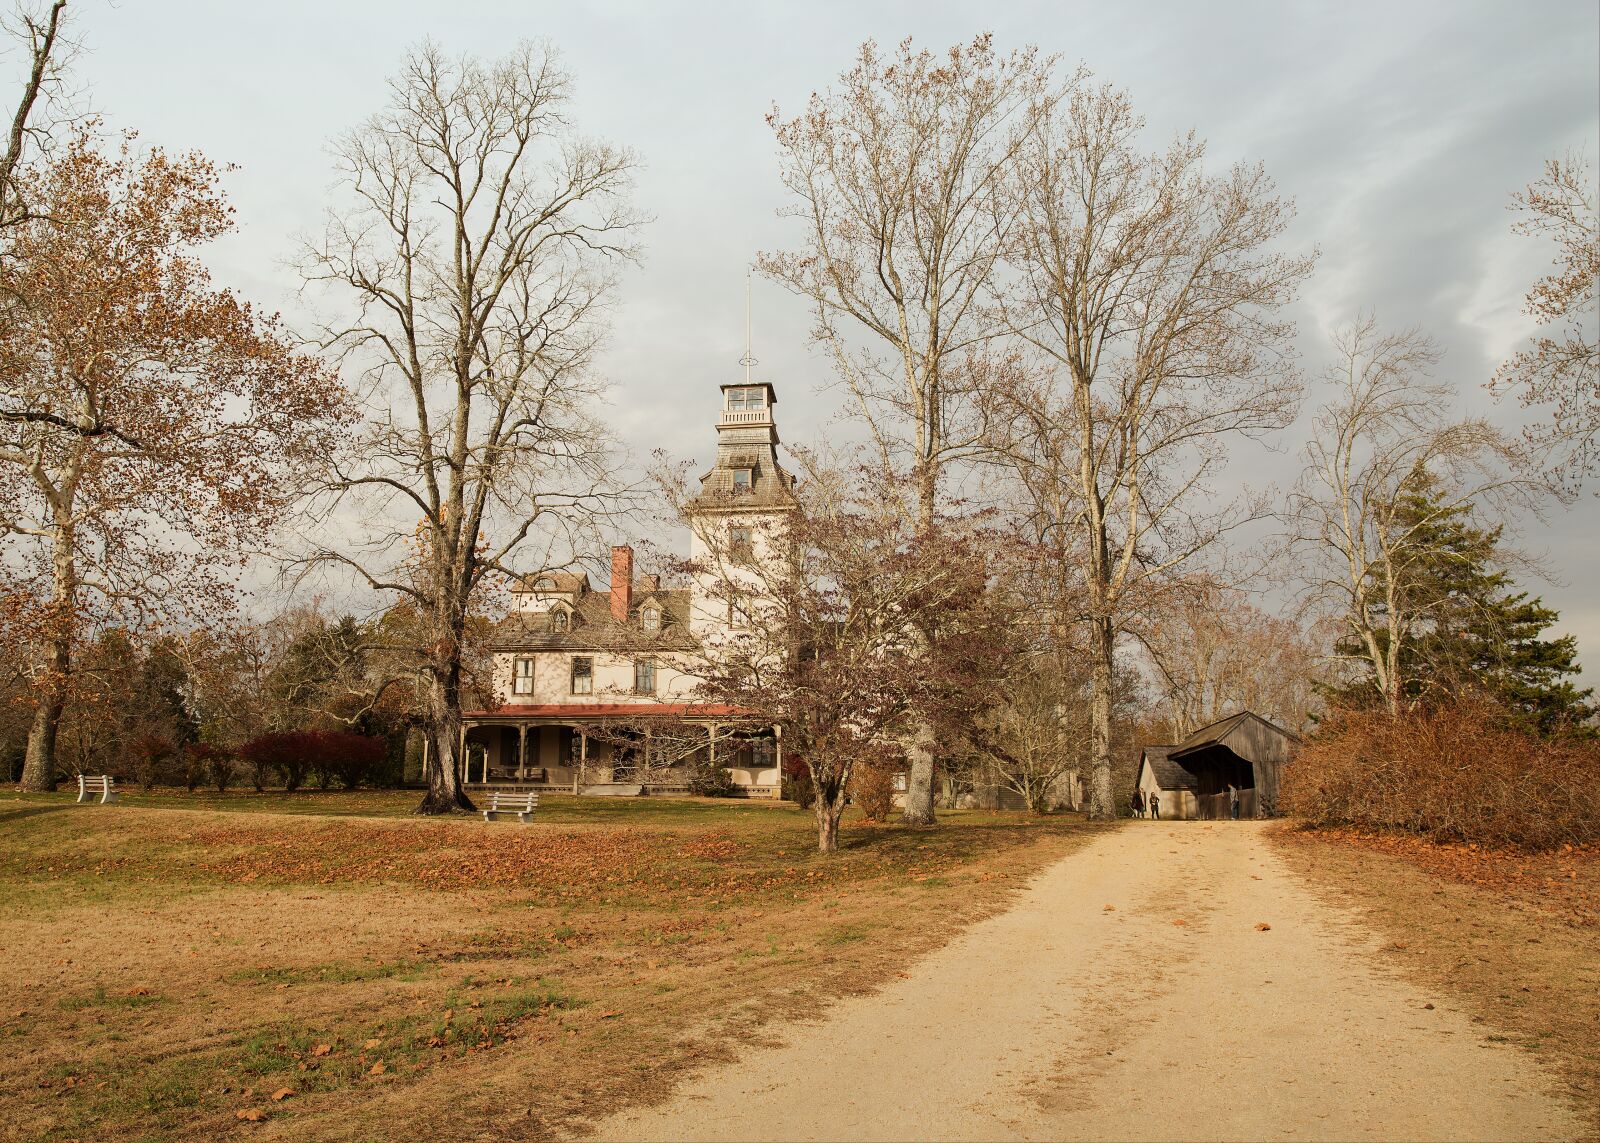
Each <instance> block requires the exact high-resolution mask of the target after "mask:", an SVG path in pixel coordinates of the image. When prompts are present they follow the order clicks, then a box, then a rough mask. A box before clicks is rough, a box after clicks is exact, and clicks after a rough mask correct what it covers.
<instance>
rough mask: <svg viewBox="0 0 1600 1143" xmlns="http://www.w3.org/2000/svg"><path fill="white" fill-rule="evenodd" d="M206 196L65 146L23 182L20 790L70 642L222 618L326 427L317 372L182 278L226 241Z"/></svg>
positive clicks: (17, 395) (202, 178) (179, 179)
mask: <svg viewBox="0 0 1600 1143" xmlns="http://www.w3.org/2000/svg"><path fill="white" fill-rule="evenodd" d="M218 175H219V172H218V170H217V168H216V167H215V166H214V165H213V164H211V163H210V162H209V161H208V160H206V159H205V158H204V157H202V156H200V155H197V154H188V155H171V154H168V153H166V152H163V151H160V150H150V151H143V152H141V151H139V150H138V149H136V148H135V146H134V145H133V142H132V140H131V139H128V140H124V141H123V143H122V145H121V147H120V148H118V149H117V150H115V151H111V152H102V151H101V150H100V149H98V147H97V146H96V144H95V142H94V141H93V139H92V138H91V137H90V136H89V135H88V134H86V133H80V134H78V135H77V136H75V137H74V138H73V139H72V140H70V141H69V142H68V143H67V144H66V145H65V146H64V147H63V148H62V150H61V151H60V153H59V155H58V156H57V157H56V158H55V159H54V160H53V161H51V162H50V163H48V164H47V165H43V166H41V167H39V168H38V169H36V170H33V171H30V172H29V173H28V174H27V175H26V176H24V179H23V183H22V186H23V192H22V193H23V194H24V195H25V197H26V198H27V199H28V201H30V202H31V203H33V204H34V205H35V206H36V208H37V209H36V211H35V213H34V214H33V215H32V216H31V217H29V218H28V219H27V220H26V221H24V222H22V223H19V224H18V225H16V226H14V227H12V228H11V229H10V230H9V231H8V232H7V235H6V244H7V245H6V256H5V258H4V259H3V260H0V295H3V296H4V298H5V299H6V310H5V320H4V322H3V323H0V373H3V375H4V377H5V389H4V393H3V395H0V430H3V436H0V490H3V491H0V502H3V503H4V504H5V509H4V514H3V516H0V526H3V528H4V530H5V532H6V533H7V535H8V536H9V537H10V541H9V547H10V549H11V551H12V552H13V553H14V560H13V562H12V563H10V565H9V566H8V568H7V575H8V577H9V580H10V582H9V583H8V585H7V587H8V592H7V597H8V599H9V601H10V603H11V618H12V619H13V621H14V626H13V628H12V631H13V634H15V635H16V636H18V637H19V638H20V639H21V641H22V642H23V643H24V644H25V645H26V647H27V654H28V655H29V657H30V662H31V663H32V667H33V682H34V685H35V688H36V692H37V694H38V706H37V710H36V718H35V723H34V727H33V731H32V733H31V734H30V738H29V750H28V763H27V768H26V773H25V782H26V783H27V784H28V785H29V786H30V787H34V788H45V787H49V786H51V785H53V784H54V781H55V760H54V735H55V727H56V725H57V724H58V723H59V720H60V715H61V708H62V705H63V704H64V703H65V702H66V700H67V698H68V696H69V693H70V680H71V676H72V653H73V648H74V646H75V644H76V642H77V641H78V640H79V639H80V638H81V637H82V636H83V635H84V634H85V633H86V632H89V631H92V630H93V629H95V628H96V627H98V626H100V625H103V624H105V623H108V622H122V623H126V624H130V625H133V626H146V625H160V624H162V623H164V622H171V621H174V620H179V619H183V620H186V621H189V622H192V621H193V620H195V619H196V618H199V617H204V616H214V615H216V614H217V613H219V612H221V611H223V610H225V609H226V607H227V606H228V604H229V603H230V601H231V592H232V587H231V575H232V571H233V569H234V568H236V567H237V566H238V565H239V563H240V561H241V559H242V558H243V557H244V555H245V554H246V553H248V552H249V551H251V550H252V549H253V548H255V547H258V546H259V545H260V543H261V541H262V540H263V539H264V537H265V535H266V534H267V532H268V530H269V529H270V528H271V527H272V526H273V524H274V523H275V522H276V520H277V519H278V516H279V513H280V510H281V509H282V508H283V506H284V505H285V504H286V503H287V501H288V500H289V499H290V498H291V497H292V496H293V494H294V493H295V492H296V480H297V478H298V470H299V469H301V468H302V467H303V466H305V465H306V464H308V463H309V462H310V461H311V460H312V459H314V458H315V457H317V456H319V455H323V454H326V452H327V451H329V449H330V448H331V445H332V442H333V440H334V438H335V436H336V435H337V433H338V431H339V429H340V428H341V424H342V418H343V417H344V415H345V414H344V409H345V408H346V404H345V395H344V392H343V390H342V389H341V387H340V386H339V384H338V382H337V380H336V379H335V378H334V377H333V376H332V375H331V374H330V373H329V372H328V370H327V369H326V368H325V367H324V366H323V365H322V363H321V362H319V361H318V360H317V359H316V358H315V357H312V356H308V355H303V354H300V353H298V352H296V348H295V344H294V342H293V341H292V340H291V339H290V338H289V337H288V336H287V335H286V334H285V332H284V331H283V329H282V327H281V326H280V324H279V322H278V320H277V318H275V317H273V316H269V315H263V314H261V313H258V312H257V311H256V310H254V309H253V308H252V307H251V306H250V305H249V304H248V303H247V302H244V301H242V300H240V299H239V298H238V297H236V296H235V295H234V294H232V293H231V292H229V291H228V290H226V289H219V288H217V287H216V286H215V285H214V284H213V283H212V281H211V277H210V274H209V273H208V272H207V270H206V269H205V267H204V265H203V264H202V263H201V261H200V259H199V257H198V253H197V252H198V250H199V248H201V247H203V246H205V245H206V244H207V243H209V242H212V241H214V240H216V239H217V238H219V237H221V236H222V235H224V234H226V233H227V232H228V231H229V230H230V229H232V226H233V211H232V208H231V207H230V206H229V205H228V202H227V200H226V198H225V197H224V195H223V194H222V191H221V189H220V187H219V185H218Z"/></svg>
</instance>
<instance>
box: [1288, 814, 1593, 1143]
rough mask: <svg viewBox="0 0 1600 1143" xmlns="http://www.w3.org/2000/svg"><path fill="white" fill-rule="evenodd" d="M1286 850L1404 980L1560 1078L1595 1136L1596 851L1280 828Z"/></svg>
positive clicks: (1304, 873) (1297, 868) (1312, 881)
mask: <svg viewBox="0 0 1600 1143" xmlns="http://www.w3.org/2000/svg"><path fill="white" fill-rule="evenodd" d="M1275 841H1276V842H1277V845H1278V848H1279V851H1280V852H1281V853H1282V854H1283V856H1284V857H1285V858H1286V859H1287V860H1288V861H1289V863H1290V864H1291V865H1292V866H1293V867H1294V868H1295V869H1296V870H1298V871H1299V872H1300V873H1301V874H1302V875H1304V876H1305V877H1306V878H1307V880H1309V881H1310V882H1311V883H1312V884H1313V886H1315V887H1318V888H1319V889H1320V890H1321V891H1322V892H1323V893H1324V894H1325V895H1327V896H1329V897H1330V898H1332V899H1333V900H1335V901H1336V902H1337V903H1339V904H1343V905H1351V906H1354V907H1356V908H1357V909H1359V910H1360V911H1361V912H1362V914H1363V917H1364V919H1365V921H1366V922H1367V923H1368V924H1369V925H1370V926H1372V927H1373V928H1374V929H1375V930H1376V931H1377V932H1378V933H1379V934H1381V935H1382V937H1383V938H1384V945H1383V948H1382V951H1381V954H1380V955H1381V956H1382V957H1383V958H1384V959H1385V960H1386V961H1388V963H1389V964H1391V965H1392V966H1393V967H1394V968H1395V969H1396V970H1397V971H1399V972H1400V973H1402V974H1403V975H1406V976H1409V977H1412V978H1414V979H1417V980H1420V981H1424V982H1426V983H1428V984H1430V985H1432V986H1433V987H1436V988H1439V989H1442V990H1443V991H1445V992H1446V993H1448V994H1450V995H1453V996H1454V997H1455V998H1456V999H1457V1000H1458V1001H1460V1002H1461V1003H1462V1004H1463V1006H1464V1007H1466V1008H1467V1009H1468V1010H1469V1011H1472V1012H1474V1013H1475V1015H1474V1017H1473V1018H1474V1019H1475V1020H1477V1021H1478V1022H1479V1023H1485V1024H1489V1025H1492V1026H1494V1027H1497V1028H1501V1029H1504V1030H1505V1031H1504V1032H1503V1033H1496V1034H1494V1035H1490V1036H1489V1037H1488V1039H1490V1040H1502V1039H1510V1040H1513V1041H1515V1042H1517V1043H1520V1044H1521V1045H1523V1046H1524V1047H1526V1048H1527V1049H1528V1050H1529V1051H1531V1052H1532V1053H1533V1054H1534V1055H1535V1056H1536V1057H1538V1058H1539V1059H1540V1060H1541V1061H1542V1062H1543V1063H1544V1064H1545V1065H1546V1066H1548V1067H1549V1068H1550V1069H1551V1070H1552V1071H1553V1072H1554V1073H1556V1074H1557V1075H1559V1076H1561V1077H1562V1078H1563V1079H1564V1080H1565V1082H1566V1084H1567V1086H1568V1088H1569V1090H1570V1091H1571V1092H1572V1095H1573V1097H1574V1099H1575V1100H1577V1102H1578V1104H1579V1106H1581V1107H1583V1108H1585V1109H1586V1110H1587V1112H1588V1114H1589V1116H1590V1118H1591V1121H1592V1122H1593V1124H1594V1129H1595V1138H1597V1139H1600V850H1597V849H1595V848H1593V847H1591V848H1588V849H1570V848H1569V849H1567V850H1564V851H1557V852H1555V853H1546V854H1537V855H1535V854H1525V853H1518V852H1514V851H1495V850H1486V849H1482V848H1480V847H1478V846H1464V845H1434V844H1431V843H1429V842H1425V841H1422V840H1420V839H1415V838H1407V837H1400V836H1393V835H1387V836H1381V835H1370V834H1360V833H1353V832H1340V831H1333V832H1329V833H1323V832H1316V831H1309V830H1283V831H1280V832H1278V833H1277V834H1276V835H1275Z"/></svg>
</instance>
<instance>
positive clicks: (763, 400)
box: [728, 385, 767, 413]
mask: <svg viewBox="0 0 1600 1143" xmlns="http://www.w3.org/2000/svg"><path fill="white" fill-rule="evenodd" d="M766 407H767V391H766V390H765V389H763V388H762V387H761V386H759V385H754V386H750V387H748V388H737V389H729V390H728V411H729V412H730V413H742V412H744V411H745V410H746V409H765V408H766Z"/></svg>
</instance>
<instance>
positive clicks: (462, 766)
mask: <svg viewBox="0 0 1600 1143" xmlns="http://www.w3.org/2000/svg"><path fill="white" fill-rule="evenodd" d="M456 773H457V774H459V775H460V776H461V777H460V779H459V781H460V782H461V784H462V785H468V784H470V783H471V781H472V762H471V760H470V759H468V758H467V724H466V723H464V722H463V723H462V724H461V735H460V738H459V740H458V741H457V742H456Z"/></svg>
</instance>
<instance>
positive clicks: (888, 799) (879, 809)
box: [850, 762, 894, 822]
mask: <svg viewBox="0 0 1600 1143" xmlns="http://www.w3.org/2000/svg"><path fill="white" fill-rule="evenodd" d="M850 800H851V801H853V802H855V804H856V806H857V807H858V808H859V809H860V810H861V812H862V813H863V814H864V815H866V819H867V820H868V821H869V822H884V821H888V820H889V813H890V811H891V810H893V809H894V771H893V770H891V769H889V768H888V767H886V766H874V765H869V764H867V763H863V762H858V763H856V765H855V767H854V768H853V769H852V770H851V771H850Z"/></svg>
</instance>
